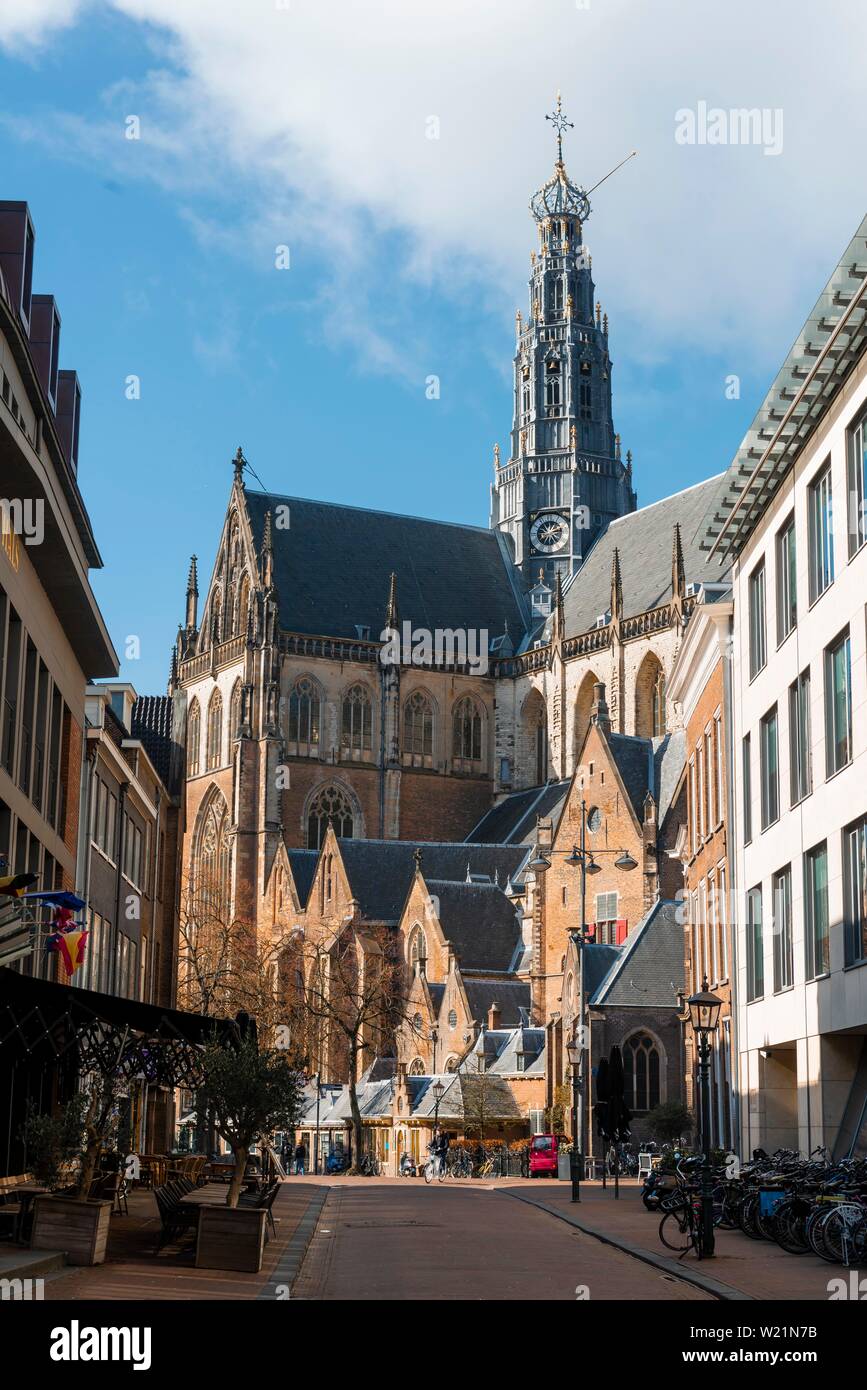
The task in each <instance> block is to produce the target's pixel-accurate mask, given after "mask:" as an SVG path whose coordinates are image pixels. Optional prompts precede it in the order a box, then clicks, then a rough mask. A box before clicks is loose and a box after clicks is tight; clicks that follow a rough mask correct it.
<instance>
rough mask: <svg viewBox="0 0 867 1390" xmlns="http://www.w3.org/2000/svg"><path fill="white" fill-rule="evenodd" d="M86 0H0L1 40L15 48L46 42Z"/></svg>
mask: <svg viewBox="0 0 867 1390" xmlns="http://www.w3.org/2000/svg"><path fill="white" fill-rule="evenodd" d="M86 3H87V0H0V43H2V44H3V45H4V46H5V47H7V48H9V49H11V50H13V51H16V50H17V51H21V50H27V49H31V48H35V47H38V46H39V45H40V44H42V43H44V42H45V41H46V40H47V39H48V38H49V37H50V36H51V35H52V34H54V33H55V32H56V31H57V30H58V29H67V28H68V27H69V25H70V24H73V23H74V22H75V20H76V19H77V18H78V16H79V14H80V12H81V11H82V10H83V9H84V7H85V5H86Z"/></svg>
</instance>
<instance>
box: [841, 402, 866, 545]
mask: <svg viewBox="0 0 867 1390" xmlns="http://www.w3.org/2000/svg"><path fill="white" fill-rule="evenodd" d="M846 472H847V479H846V481H847V484H848V486H847V493H848V497H849V516H848V522H849V554H850V555H854V554H855V551H856V550H860V548H861V546H862V545H863V544H864V541H865V540H867V518H865V515H864V495H865V490H867V489H865V481H867V412H865V414H864V415H862V416H861V419H860V420H859V421H858V422H857V424H855V425H853V426H852V428H851V429H850V430H849V439H848V450H847V460H846Z"/></svg>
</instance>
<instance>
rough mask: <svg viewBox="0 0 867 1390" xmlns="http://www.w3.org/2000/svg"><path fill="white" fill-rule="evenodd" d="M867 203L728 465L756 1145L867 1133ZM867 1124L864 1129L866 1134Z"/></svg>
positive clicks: (741, 992)
mask: <svg viewBox="0 0 867 1390" xmlns="http://www.w3.org/2000/svg"><path fill="white" fill-rule="evenodd" d="M865 483H867V218H865V220H864V221H863V222H862V224H861V226H860V227H859V229H858V233H857V235H856V236H855V237H854V238H853V240H852V242H851V244H850V245H849V246H848V248H847V249H846V252H845V254H844V255H843V257H842V259H841V261H840V264H839V265H838V267H837V269H836V270H835V272H834V274H833V275H832V277H831V279H830V281H829V283H828V285H827V286H826V288H825V290H824V291H823V293H822V294H821V295H820V297H819V300H818V302H817V304H816V306H815V308H814V309H813V311H812V313H811V314H810V316H809V318H808V319H807V321H806V323H805V325H804V327H803V329H802V331H801V333H800V334H799V336H798V338H797V341H796V342H795V345H794V347H793V348H792V351H791V352H790V354H789V356H788V358H787V359H786V362H785V364H784V366H783V368H782V370H781V371H780V373H779V374H778V376H777V378H776V380H775V381H774V383H773V385H772V387H771V389H770V391H769V392H768V395H767V396H766V398H765V400H764V402H763V405H762V407H761V408H760V410H759V412H758V414H757V416H756V418H755V420H754V421H753V424H752V425H751V427H750V429H749V431H748V433H747V435H746V437H745V439H744V442H743V444H742V446H741V448H740V450H739V451H738V454H737V457H736V458H735V461H734V463H733V465H732V467H731V469H730V471H729V474H728V479H727V485H726V489H725V491H724V493H723V494H722V501H721V504H720V506H719V508H718V509H717V511H716V513H715V515H714V518H713V521H712V522H711V525H710V528H709V532H708V541H707V545H708V548H709V549H710V551H711V558H710V564H711V566H713V564H714V557H719V556H726V557H731V558H733V559H734V567H733V574H732V578H733V586H734V600H735V625H734V637H733V650H732V688H733V706H734V764H735V766H734V783H735V797H734V805H735V822H734V840H735V846H734V848H735V859H736V878H735V882H736V884H737V892H736V899H737V901H736V907H737V917H738V921H737V932H736V969H737V976H736V984H737V1015H738V1017H737V1038H738V1046H739V1051H740V1066H739V1074H740V1088H741V1112H742V1113H741V1133H742V1148H743V1150H744V1152H747V1153H748V1152H749V1151H750V1150H751V1149H753V1148H755V1147H757V1146H762V1147H764V1148H766V1149H768V1150H769V1151H772V1150H773V1149H775V1148H776V1147H778V1146H786V1147H793V1148H799V1149H800V1150H801V1151H802V1152H804V1153H808V1152H810V1150H812V1149H813V1148H814V1147H815V1146H816V1145H818V1144H825V1145H827V1146H828V1147H829V1149H831V1150H832V1151H833V1152H834V1154H835V1155H837V1156H841V1155H843V1154H846V1153H848V1152H849V1151H850V1149H851V1148H852V1147H853V1145H854V1146H855V1147H856V1150H857V1151H859V1152H863V1151H864V1149H865V1145H867V1114H865V1106H867V659H865V618H867V544H865V542H867V513H865V508H864V499H865ZM859 1136H860V1138H859Z"/></svg>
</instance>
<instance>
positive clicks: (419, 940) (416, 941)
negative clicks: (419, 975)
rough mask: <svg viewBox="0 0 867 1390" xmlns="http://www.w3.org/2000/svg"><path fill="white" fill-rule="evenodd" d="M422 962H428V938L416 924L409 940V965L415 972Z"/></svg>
mask: <svg viewBox="0 0 867 1390" xmlns="http://www.w3.org/2000/svg"><path fill="white" fill-rule="evenodd" d="M420 960H427V937H426V936H425V934H424V931H423V930H422V928H421V927H420V926H419V925H418V924H417V923H416V925H415V926H414V927H413V929H412V933H411V935H410V938H409V963H410V965H411V967H412V969H413V971H415V970H416V969H417V967H418V963H419V961H420Z"/></svg>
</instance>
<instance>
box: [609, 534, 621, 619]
mask: <svg viewBox="0 0 867 1390" xmlns="http://www.w3.org/2000/svg"><path fill="white" fill-rule="evenodd" d="M622 617H623V579H622V577H621V574H620V551H619V550H618V548H617V546H616V545H615V547H614V554H613V555H612V556H611V621H612V623H619V622H620V619H621V618H622Z"/></svg>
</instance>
